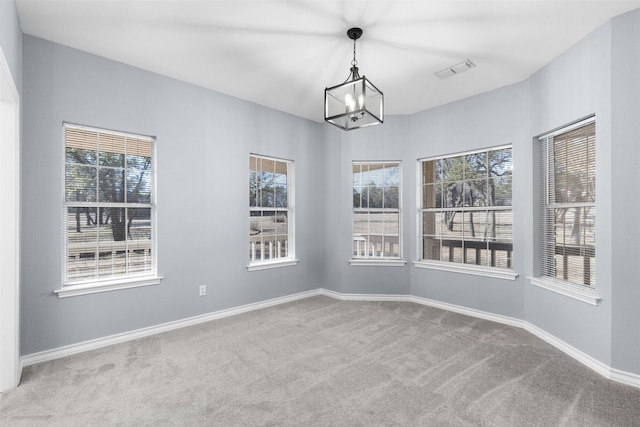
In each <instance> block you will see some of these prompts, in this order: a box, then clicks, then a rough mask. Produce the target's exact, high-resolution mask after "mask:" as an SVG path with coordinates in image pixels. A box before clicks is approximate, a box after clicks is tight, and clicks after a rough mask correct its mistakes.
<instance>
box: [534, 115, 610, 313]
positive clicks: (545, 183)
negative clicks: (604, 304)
mask: <svg viewBox="0 0 640 427" xmlns="http://www.w3.org/2000/svg"><path fill="white" fill-rule="evenodd" d="M595 123H596V118H595V116H590V117H587V118H585V119H581V120H578V121H576V122H574V123H572V124H569V125H566V126H563V127H561V128H558V129H556V130H554V131H551V132H548V133H545V134H543V135H541V136H539V137H537V138H536V139H535V140H536V141H535V142H536V143H538V144H540V161H541V163H540V166H539V170H538V173H539V174H540V178H541V182H542V185H541V186H542V189H541V193H542V194H541V200H540V209H541V212H540V218H541V224H540V230H539V232H538V233H536V235H537V236H542V241H540V242H539V246H540V252H541V254H540V268H539V271H540V274H539V275H538V276H535V277H529V283H530V284H532V285H534V286H537V287H540V288H543V289H546V290H549V291H552V292H555V293H558V294H561V295H564V296H567V297H570V298H573V299H576V300H578V301H582V302H585V303H588V304H591V305H598V303H599V302H600V300H601V298H600V296H599V295H598V293H597V291H596V289H595V288H594V287H590V286H589V285H587V284H578V283H573V282H570V281H567V280H562V279H558V278H556V277H555V275H554V277H551V276H550V275H547V274H545V270H546V269H548V268H550V267H544V265H547V264H548V263H549V262H551V261H550V260H547V261H546V262H545V258H546V257H548V255H545V254H544V253H545V251H544V248H545V246H546V245H548V244H549V243H548V241H547V239H546V238H545V236H550V233H551V231H550V230H547V228H548V225H547V224H548V222H549V219H548V218H549V215H550V210H553V209H555V208H559V207H596V202H595V201H594V202H580V203H554V202H552V201H551V200H550V193H549V192H550V191H553V189H551V188H550V187H551V186H552V184H553V182H552V180H551V179H550V177H549V174H550V173H552V169H553V168H552V167H550V166H549V162H550V161H551V155H550V154H549V153H548V152H543V149H544V148H545V147H546V148H547V150H548V145H549V143H550V141H551V140H552V138H554V137H555V136H558V135H562V134H566V133H568V132H571V131H573V130H575V129H578V128H581V127H584V126H588V125H591V124H595ZM596 147H597V137H596ZM596 159H597V149H596ZM597 167H598V166H597V160H596V170H597ZM595 215H596V216H597V209H596V214H595ZM553 245H554V246H555V240H554V243H553ZM594 246H595V251H596V252H597V241H596V242H595V244H594ZM554 252H555V251H554ZM594 262H595V260H594ZM596 271H597V270H596Z"/></svg>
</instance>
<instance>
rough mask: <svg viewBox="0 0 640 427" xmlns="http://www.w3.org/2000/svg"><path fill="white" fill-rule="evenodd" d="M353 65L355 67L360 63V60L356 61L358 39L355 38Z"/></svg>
mask: <svg viewBox="0 0 640 427" xmlns="http://www.w3.org/2000/svg"><path fill="white" fill-rule="evenodd" d="M351 65H353V66H354V67H355V66H356V65H358V61H356V39H353V60H352V61H351Z"/></svg>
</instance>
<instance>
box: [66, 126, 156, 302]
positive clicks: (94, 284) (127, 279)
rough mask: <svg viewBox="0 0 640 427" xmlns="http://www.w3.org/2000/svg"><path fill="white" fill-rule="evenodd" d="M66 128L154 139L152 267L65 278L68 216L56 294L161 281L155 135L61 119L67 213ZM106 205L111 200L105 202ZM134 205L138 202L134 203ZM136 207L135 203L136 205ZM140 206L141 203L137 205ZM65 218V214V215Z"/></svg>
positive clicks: (109, 288)
mask: <svg viewBox="0 0 640 427" xmlns="http://www.w3.org/2000/svg"><path fill="white" fill-rule="evenodd" d="M66 128H75V129H81V130H90V131H95V132H101V133H109V134H115V135H121V136H125V137H132V138H148V139H150V140H152V141H153V152H152V153H153V156H152V158H151V168H152V189H151V202H150V203H149V205H146V204H145V206H144V207H149V208H150V209H151V218H152V224H153V225H152V227H151V230H150V232H151V270H150V271H147V272H142V273H130V274H123V275H120V276H117V277H109V278H91V279H86V280H78V281H74V282H67V281H66V262H67V251H66V243H67V242H66V229H65V220H64V219H63V221H62V224H63V226H62V228H61V232H62V233H61V234H62V238H61V241H62V251H61V252H62V253H61V256H62V263H61V265H62V272H61V279H60V283H61V286H60V289H56V290H54V291H53V294H55V295H57V297H58V298H67V297H73V296H80V295H89V294H95V293H102V292H109V291H117V290H123V289H130V288H136V287H142V286H150V285H157V284H160V282H161V281H162V279H163V277H162V276H159V275H158V264H157V260H158V257H157V254H158V250H157V248H158V242H157V203H156V192H157V187H156V183H157V166H156V165H157V145H156V138H155V137H154V136H151V135H143V134H135V133H131V132H122V131H115V130H111V129H106V128H97V127H93V126H85V125H79V124H75V123H70V122H63V123H62V150H61V151H62V161H61V164H62V174H61V175H62V178H61V181H62V186H61V188H62V192H63V200H62V205H61V207H62V212H63V216H64V212H65V211H66V209H67V202H66V201H65V198H64V194H65V193H66V172H65V170H66V136H65V133H66V132H65V129H66ZM104 204H105V205H106V204H108V203H104ZM132 205H135V204H132ZM134 207H135V206H134ZM137 207H140V206H137ZM63 218H64V217H63Z"/></svg>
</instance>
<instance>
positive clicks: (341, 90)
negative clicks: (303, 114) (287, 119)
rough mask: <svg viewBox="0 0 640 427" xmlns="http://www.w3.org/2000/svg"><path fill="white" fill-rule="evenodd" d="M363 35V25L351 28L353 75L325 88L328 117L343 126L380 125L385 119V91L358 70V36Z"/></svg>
mask: <svg viewBox="0 0 640 427" xmlns="http://www.w3.org/2000/svg"><path fill="white" fill-rule="evenodd" d="M361 35H362V30H361V29H360V28H351V29H349V31H347V36H348V37H349V38H350V39H352V40H353V60H352V61H351V70H350V72H349V77H348V78H347V80H346V81H345V82H344V83H341V84H339V85H336V86H333V87H328V88H326V89H325V91H324V120H325V121H327V122H329V123H331V124H332V125H335V126H337V127H339V128H340V129H343V130H352V129H358V128H361V127H366V126H372V125H377V124H380V123H382V122H383V120H384V96H383V94H382V91H380V90H379V89H378V88H377V87H375V86H374V85H373V83H371V82H370V81H369V80H368V79H367V78H366V76H362V77H361V76H360V74H359V72H358V67H357V65H358V61H357V60H356V40H357V39H358V38H360V36H361Z"/></svg>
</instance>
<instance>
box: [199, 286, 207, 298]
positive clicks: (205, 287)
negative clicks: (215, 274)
mask: <svg viewBox="0 0 640 427" xmlns="http://www.w3.org/2000/svg"><path fill="white" fill-rule="evenodd" d="M206 294H207V285H200V296H201V297H203V296H205V295H206Z"/></svg>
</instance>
